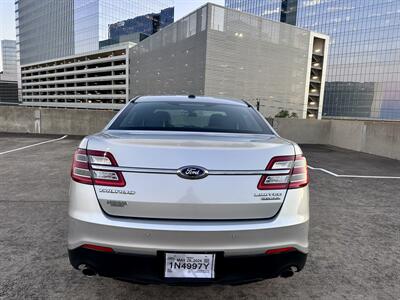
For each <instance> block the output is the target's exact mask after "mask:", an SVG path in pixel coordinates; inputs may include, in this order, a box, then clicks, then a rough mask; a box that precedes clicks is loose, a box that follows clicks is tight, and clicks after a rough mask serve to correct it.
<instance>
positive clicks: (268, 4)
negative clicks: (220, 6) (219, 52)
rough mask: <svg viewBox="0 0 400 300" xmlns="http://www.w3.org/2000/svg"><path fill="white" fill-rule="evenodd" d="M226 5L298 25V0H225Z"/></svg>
mask: <svg viewBox="0 0 400 300" xmlns="http://www.w3.org/2000/svg"><path fill="white" fill-rule="evenodd" d="M225 6H226V7H229V8H233V9H236V10H239V11H242V12H246V13H250V14H253V15H256V16H260V17H263V18H267V19H270V20H273V21H278V22H279V21H280V22H284V23H288V24H291V25H296V8H297V0H225Z"/></svg>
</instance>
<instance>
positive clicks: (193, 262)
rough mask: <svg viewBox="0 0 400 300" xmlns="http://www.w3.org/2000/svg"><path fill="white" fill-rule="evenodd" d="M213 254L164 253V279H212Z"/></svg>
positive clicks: (213, 274)
mask: <svg viewBox="0 0 400 300" xmlns="http://www.w3.org/2000/svg"><path fill="white" fill-rule="evenodd" d="M214 268H215V254H189V253H166V254H165V277H166V278H214V276H215V273H214Z"/></svg>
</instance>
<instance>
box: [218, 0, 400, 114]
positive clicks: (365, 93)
mask: <svg viewBox="0 0 400 300" xmlns="http://www.w3.org/2000/svg"><path fill="white" fill-rule="evenodd" d="M258 2H263V3H264V6H267V5H269V4H271V5H272V4H273V5H275V9H276V7H279V4H276V2H284V0H283V1H282V0H281V1H275V0H268V1H255V0H247V1H245V0H226V5H227V6H228V7H231V8H235V9H239V8H241V10H242V11H246V12H250V13H255V14H257V15H259V16H263V17H266V18H270V16H268V15H266V14H263V13H262V10H258V11H257V10H256V9H257V7H259V4H258ZM294 2H296V3H294ZM239 6H240V7H239ZM289 6H290V7H291V8H290V7H289V8H288V10H291V11H292V12H294V11H296V22H295V24H296V25H297V26H300V27H303V28H306V29H309V30H312V31H316V32H321V33H324V34H327V35H329V36H330V45H329V48H330V49H329V56H328V70H327V77H326V87H325V99H324V108H323V115H324V116H336V117H350V118H368V119H369V118H371V119H389V120H393V119H394V120H399V119H400V18H399V13H400V1H398V0H380V1H376V0H353V1H344V0H296V1H292V2H291V3H289ZM281 9H282V5H281ZM276 18H277V17H276V15H271V19H274V20H277V19H276ZM281 21H283V20H282V18H281Z"/></svg>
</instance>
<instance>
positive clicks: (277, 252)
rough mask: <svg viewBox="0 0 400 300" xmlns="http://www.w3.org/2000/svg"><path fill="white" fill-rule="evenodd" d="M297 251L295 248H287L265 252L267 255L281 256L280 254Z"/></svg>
mask: <svg viewBox="0 0 400 300" xmlns="http://www.w3.org/2000/svg"><path fill="white" fill-rule="evenodd" d="M292 251H296V248H294V247H286V248H278V249H269V250H267V251H265V254H279V253H286V252H292Z"/></svg>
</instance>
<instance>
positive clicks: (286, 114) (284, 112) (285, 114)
mask: <svg viewBox="0 0 400 300" xmlns="http://www.w3.org/2000/svg"><path fill="white" fill-rule="evenodd" d="M275 118H289V112H288V111H287V110H283V109H282V110H281V111H280V112H278V113H277V114H276V115H275Z"/></svg>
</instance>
